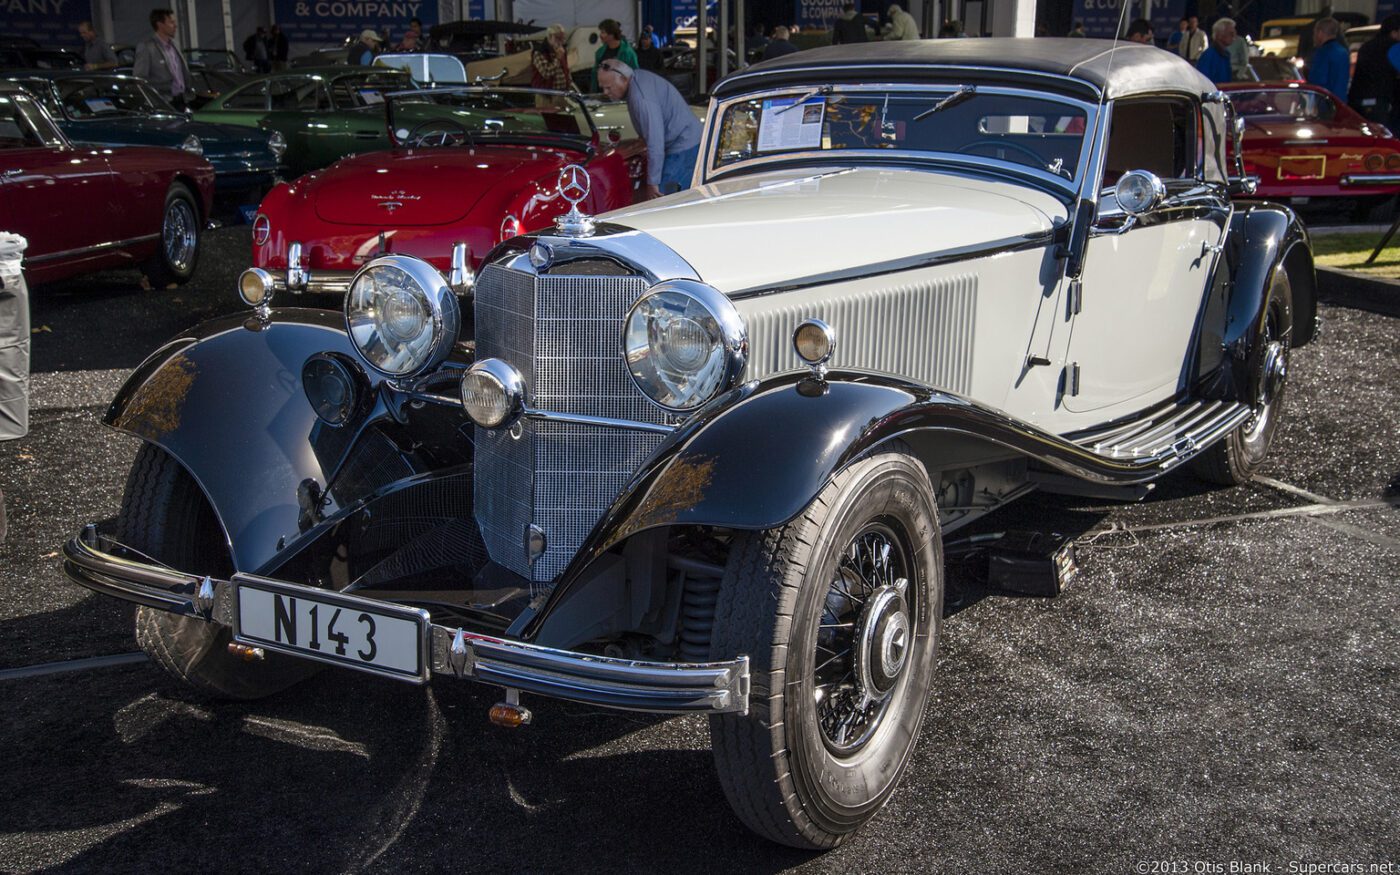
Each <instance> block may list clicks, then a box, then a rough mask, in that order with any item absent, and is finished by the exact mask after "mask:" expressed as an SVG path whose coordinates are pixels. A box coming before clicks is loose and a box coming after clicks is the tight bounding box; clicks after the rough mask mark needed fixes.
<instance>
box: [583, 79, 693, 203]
mask: <svg viewBox="0 0 1400 875" xmlns="http://www.w3.org/2000/svg"><path fill="white" fill-rule="evenodd" d="M598 87H599V88H601V89H602V90H603V94H604V96H606V97H607V98H608V100H626V101H627V114H628V115H630V116H631V117H632V126H633V127H634V128H636V129H637V134H638V135H639V136H641V138H642V139H644V140H646V143H647V184H646V188H644V189H643V191H642V199H643V200H650V199H651V198H654V197H660V196H661V193H662V190H663V189H664V190H665V193H666V194H670V193H671V192H672V191H679V190H680V189H683V188H690V180H691V177H692V176H694V175H695V160H696V158H698V157H699V154H700V120H699V119H697V118H696V117H695V113H693V112H691V110H690V105H689V104H688V103H686V102H685V98H684V97H681V93H680V92H679V91H677V90H676V86H674V85H672V84H671V83H670V82H667V81H666V80H665V79H663V78H661V77H660V76H658V75H656V74H655V73H648V72H647V71H646V70H633V69H632V68H631V67H629V66H627V65H626V64H624V63H622V62H621V61H619V60H618V59H617V58H609V59H608V60H606V61H603V62H602V63H601V64H599V65H598Z"/></svg>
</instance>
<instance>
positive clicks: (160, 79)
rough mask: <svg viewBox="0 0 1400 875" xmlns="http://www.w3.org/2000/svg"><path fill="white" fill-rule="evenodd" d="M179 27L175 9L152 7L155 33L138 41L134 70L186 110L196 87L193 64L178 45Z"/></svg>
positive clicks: (177, 107) (152, 27) (152, 29)
mask: <svg viewBox="0 0 1400 875" xmlns="http://www.w3.org/2000/svg"><path fill="white" fill-rule="evenodd" d="M175 30H176V23H175V13H174V12H173V11H171V10H169V9H152V10H151V31H152V33H151V35H150V36H149V37H148V38H146V39H144V40H142V41H141V42H139V43H137V44H136V63H135V64H133V65H132V67H131V72H133V73H135V74H136V75H137V76H139V77H141V78H142V79H145V80H146V81H147V82H149V83H151V87H152V88H154V89H155V90H156V91H158V92H160V94H161V96H163V97H166V98H168V99H169V100H170V102H171V103H172V104H174V106H175V108H176V109H184V108H185V102H186V101H187V100H189V99H190V98H192V97H194V88H193V87H192V86H191V85H190V68H189V65H188V64H186V63H185V56H184V55H183V54H181V52H180V47H179V46H177V45H175Z"/></svg>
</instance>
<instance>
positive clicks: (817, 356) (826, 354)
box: [792, 319, 836, 368]
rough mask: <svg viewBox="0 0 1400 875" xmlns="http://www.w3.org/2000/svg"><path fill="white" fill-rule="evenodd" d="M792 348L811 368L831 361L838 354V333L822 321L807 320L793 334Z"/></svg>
mask: <svg viewBox="0 0 1400 875" xmlns="http://www.w3.org/2000/svg"><path fill="white" fill-rule="evenodd" d="M792 348H793V349H794V350H796V351H797V357H798V358H800V359H802V361H804V362H806V363H807V364H808V365H809V366H811V367H814V368H815V367H818V366H820V365H824V364H826V363H827V362H828V361H830V360H831V356H832V354H833V353H835V352H836V332H835V331H832V330H831V326H830V325H827V324H826V323H825V322H823V321H822V320H820V319H806V320H803V322H802V323H801V324H800V325H798V326H797V328H796V330H794V331H793V332H792Z"/></svg>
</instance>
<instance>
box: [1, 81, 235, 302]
mask: <svg viewBox="0 0 1400 875" xmlns="http://www.w3.org/2000/svg"><path fill="white" fill-rule="evenodd" d="M213 197H214V168H213V167H211V166H210V164H209V162H208V161H205V160H204V159H203V158H201V157H199V156H197V155H193V154H191V153H189V152H185V151H182V150H179V149H161V148H154V147H146V146H123V147H118V148H105V147H91V146H85V147H77V146H74V145H73V144H72V143H70V142H69V141H68V140H67V139H66V138H65V137H64V136H63V134H62V133H61V132H60V131H59V129H58V127H57V126H56V125H55V124H54V122H53V119H51V118H49V116H48V114H47V113H46V112H45V111H44V109H43V107H42V106H40V105H39V104H38V102H36V101H35V100H34V99H33V98H32V97H30V96H29V95H28V94H26V93H25V92H24V91H23V90H22V89H20V88H19V86H17V85H11V84H0V231H12V232H14V233H16V234H20V235H21V236H23V237H24V238H25V239H26V240H28V241H29V247H28V249H26V250H25V256H24V273H25V277H26V280H27V282H29V283H30V284H31V285H37V284H39V283H45V282H50V281H52V280H58V279H63V278H64V277H69V276H73V275H74V274H79V273H85V272H87V271H93V270H101V269H103V268H109V267H121V266H124V265H131V266H138V265H139V266H140V267H141V268H142V270H144V272H145V274H146V276H147V277H149V278H150V280H151V282H153V283H155V284H157V285H165V284H168V283H183V282H185V281H187V280H188V279H189V278H190V277H191V276H192V275H193V274H194V267H195V261H196V259H197V258H198V256H199V240H200V234H201V231H202V230H203V228H204V223H205V222H206V221H207V220H208V217H209V208H210V205H211V203H212V201H213Z"/></svg>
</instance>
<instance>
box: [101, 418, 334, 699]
mask: <svg viewBox="0 0 1400 875" xmlns="http://www.w3.org/2000/svg"><path fill="white" fill-rule="evenodd" d="M117 540H119V541H121V542H122V543H124V544H126V545H128V546H130V547H134V548H136V549H137V550H140V551H141V552H143V553H145V554H146V555H148V556H150V557H152V558H154V559H157V560H159V561H161V562H164V563H165V564H166V565H169V566H170V567H172V568H177V569H180V570H181V571H190V572H193V573H195V574H207V575H210V576H213V577H220V578H225V579H226V578H227V577H228V575H229V574H230V573H232V571H233V565H232V562H231V561H230V558H229V554H228V548H227V547H226V546H225V544H224V540H223V533H222V530H221V528H220V527H219V523H218V520H217V519H216V518H215V516H214V511H213V509H212V508H211V507H210V506H209V502H208V501H207V500H206V499H205V498H204V493H202V492H201V491H200V489H199V486H198V484H196V483H195V482H194V478H192V477H190V475H189V474H188V473H187V472H186V471H185V469H184V468H182V467H181V466H180V463H179V462H177V461H175V459H174V458H173V457H171V456H170V455H169V454H168V453H166V452H165V451H164V450H162V449H160V448H159V447H157V446H155V445H153V444H145V445H143V446H142V447H141V449H140V451H139V452H137V454H136V461H135V462H134V463H133V464H132V466H131V473H130V475H129V476H128V477H127V481H126V494H125V495H124V496H123V497H122V507H121V513H120V514H119V515H118V517H117ZM230 639H231V635H230V632H229V630H228V628H227V627H224V626H220V625H218V624H216V623H207V622H205V621H203V620H199V619H194V618H191V617H183V616H180V615H178V614H172V613H169V612H167V611H161V610H157V609H155V608H146V607H139V608H137V609H136V643H137V644H138V645H139V646H140V647H141V649H142V650H144V651H145V652H146V654H147V655H148V656H150V657H151V660H152V661H153V662H155V663H156V664H157V665H159V666H160V667H161V668H163V669H165V670H166V671H167V672H169V673H170V674H171V675H173V676H174V677H175V678H177V679H178V680H180V681H183V682H184V683H185V684H188V685H189V686H190V687H192V688H193V689H194V690H196V691H198V692H199V693H200V694H202V695H204V696H207V697H210V698H215V699H260V698H262V697H264V696H270V695H272V694H273V693H277V692H280V691H281V690H284V689H286V688H287V687H289V686H291V685H292V684H295V683H297V682H298V681H300V680H302V679H304V678H307V677H309V676H311V675H312V674H314V673H315V672H316V671H317V669H318V666H316V665H315V664H314V663H310V662H307V661H304V660H297V659H290V658H286V657H282V656H280V655H279V654H275V653H269V654H268V655H267V659H266V660H264V661H262V662H245V661H244V660H242V659H240V658H238V657H235V656H233V655H232V654H230V653H229V652H228V643H229V641H230Z"/></svg>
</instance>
